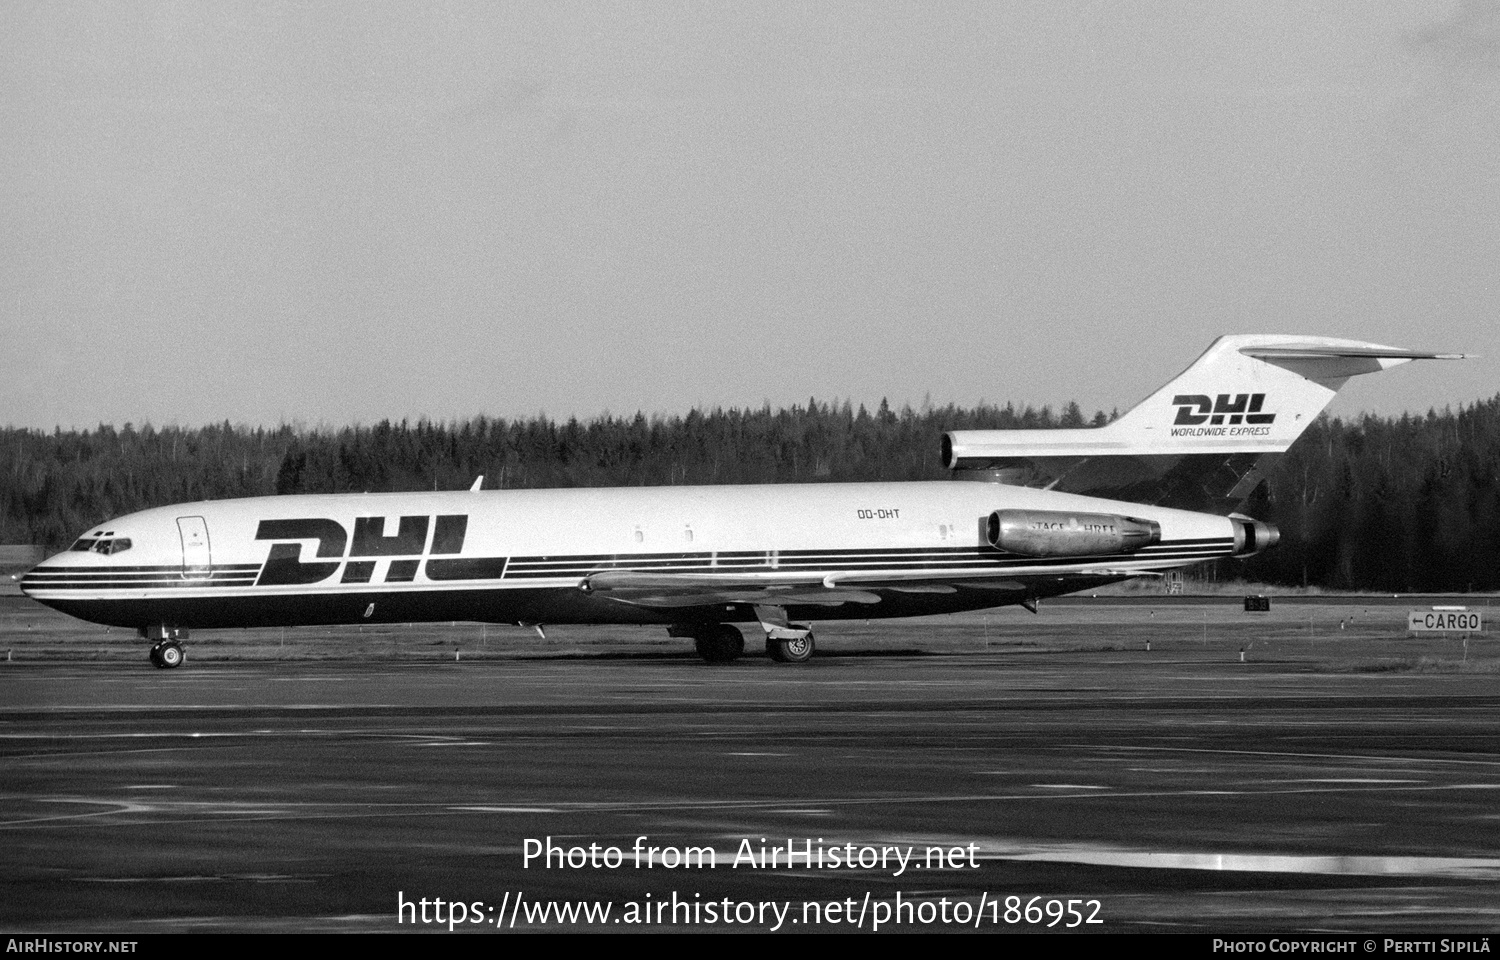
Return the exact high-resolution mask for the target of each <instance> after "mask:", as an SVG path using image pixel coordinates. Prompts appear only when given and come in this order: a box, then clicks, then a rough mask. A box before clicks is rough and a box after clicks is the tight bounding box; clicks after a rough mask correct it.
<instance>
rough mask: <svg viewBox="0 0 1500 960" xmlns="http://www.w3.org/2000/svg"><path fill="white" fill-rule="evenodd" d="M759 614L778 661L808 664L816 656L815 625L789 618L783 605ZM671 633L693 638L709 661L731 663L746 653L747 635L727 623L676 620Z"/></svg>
mask: <svg viewBox="0 0 1500 960" xmlns="http://www.w3.org/2000/svg"><path fill="white" fill-rule="evenodd" d="M755 616H756V618H757V619H758V620H760V625H761V628H762V629H763V630H765V631H766V656H768V657H770V658H771V659H772V660H775V661H776V662H777V663H806V662H807V661H808V660H811V659H812V655H813V648H814V646H815V645H816V642H815V641H814V640H813V632H812V627H811V625H809V624H806V623H792V622H790V621H788V620H787V617H786V610H784V609H783V608H781V607H762V606H758V607H756V608H755ZM667 635H668V636H673V637H692V638H693V646H694V647H695V648H696V649H697V651H698V656H700V657H702V658H703V659H704V660H706V661H707V662H709V663H730V662H732V661H734V660H738V659H739V657H740V655H741V654H743V653H744V652H745V636H744V634H742V633H740V631H739V628H738V627H734V626H731V625H729V624H727V623H674V624H672V626H670V627H668V628H667Z"/></svg>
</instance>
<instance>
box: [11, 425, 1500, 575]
mask: <svg viewBox="0 0 1500 960" xmlns="http://www.w3.org/2000/svg"><path fill="white" fill-rule="evenodd" d="M1108 420H1109V417H1108V416H1106V415H1105V414H1103V413H1099V414H1096V415H1095V416H1094V417H1093V418H1092V419H1086V418H1085V417H1084V415H1083V413H1082V411H1081V410H1080V409H1079V407H1078V405H1077V404H1076V403H1073V404H1069V405H1068V406H1067V407H1065V408H1064V409H1063V410H1062V411H1061V412H1060V413H1058V412H1054V411H1052V410H1051V409H1050V408H1047V407H1042V408H1040V409H1035V408H1032V407H1024V408H1020V409H1018V408H1016V407H1015V406H1014V405H1007V406H1004V407H996V406H989V405H981V406H979V407H975V408H959V407H954V406H951V405H950V406H947V407H933V406H931V405H930V404H924V405H923V407H922V408H921V409H920V410H913V409H911V408H910V407H905V408H903V409H901V410H899V411H897V410H893V409H891V408H890V406H889V405H888V404H886V403H885V402H882V403H881V405H880V406H879V407H878V408H877V409H875V410H874V411H871V410H868V409H867V408H865V407H864V406H859V407H854V406H853V405H851V404H850V403H849V402H847V401H846V402H843V403H820V402H818V401H816V400H810V401H808V403H807V405H806V406H801V405H797V406H793V407H791V408H788V409H782V410H772V409H771V408H770V407H769V406H766V407H762V408H760V409H755V410H737V409H736V410H713V411H709V412H704V411H700V410H694V411H692V412H690V413H688V414H687V415H686V416H678V417H661V416H656V417H646V416H644V415H642V414H635V415H634V416H628V417H614V416H601V417H597V418H594V419H592V420H588V421H579V420H576V419H569V420H567V421H562V422H560V421H554V420H551V419H549V418H546V417H542V416H538V417H533V418H530V419H517V420H507V419H496V418H489V417H476V418H474V419H471V420H467V421H462V422H455V423H436V422H432V421H427V420H421V421H418V422H416V423H414V424H413V423H409V422H406V421H403V422H401V423H391V422H389V421H385V422H381V423H379V424H376V425H374V426H367V427H346V428H343V429H339V430H326V429H323V430H307V429H298V428H294V427H290V426H282V427H278V428H275V429H270V430H268V429H264V428H256V429H250V428H245V427H234V426H231V425H230V424H228V423H224V424H218V425H214V426H209V427H203V428H200V429H182V428H178V427H167V428H153V427H150V426H145V427H141V428H136V427H134V426H132V425H131V424H126V425H125V426H124V427H122V428H119V429H116V428H114V427H109V426H101V427H99V428H98V429H96V430H83V431H66V432H64V431H61V430H55V431H53V432H51V433H47V432H45V431H36V430H25V429H16V428H8V429H0V543H33V544H38V545H42V546H44V547H46V548H48V549H58V548H60V547H62V546H65V545H66V544H67V543H69V542H70V541H71V540H72V539H73V538H74V537H76V536H78V535H79V534H80V533H81V532H83V531H84V529H85V528H87V527H89V526H90V525H92V524H97V523H99V522H100V521H103V520H106V519H109V518H111V517H116V516H120V515H121V514H125V513H130V512H132V511H135V510H141V509H145V508H147V507H152V506H160V505H164V504H170V503H181V502H186V501H191V500H204V499H226V498H230V497H247V496H267V495H272V494H290V493H350V492H360V491H368V492H383V491H397V490H432V489H444V490H454V489H466V488H467V487H468V486H469V485H470V484H471V483H472V482H473V481H474V478H475V477H476V476H478V475H480V474H484V475H485V478H486V479H485V487H486V488H487V489H494V488H522V487H569V486H649V485H667V484H714V483H789V482H821V481H830V482H833V481H853V480H935V479H944V478H946V477H947V476H948V474H947V471H946V470H944V469H943V467H942V465H941V464H940V463H939V462H938V439H939V437H940V435H941V434H942V432H943V431H945V430H952V429H1008V428H1009V429H1014V428H1021V429H1024V428H1047V427H1080V426H1087V425H1094V426H1099V425H1103V424H1104V423H1106V422H1108ZM1246 512H1247V513H1249V514H1251V515H1252V516H1255V517H1258V518H1260V519H1263V520H1267V521H1269V522H1271V523H1274V524H1276V525H1277V526H1278V527H1279V528H1280V529H1281V531H1282V542H1281V545H1280V546H1279V547H1277V548H1276V549H1275V550H1272V551H1269V552H1268V553H1265V554H1262V555H1260V556H1258V557H1255V558H1252V559H1251V560H1248V561H1234V562H1232V565H1225V566H1223V569H1222V571H1221V576H1226V577H1228V576H1236V575H1243V576H1248V577H1251V578H1254V579H1258V580H1263V581H1265V582H1269V583H1277V584H1286V585H1315V586H1323V587H1328V588H1333V589H1367V590H1381V591H1392V592H1408V591H1412V590H1433V591H1464V590H1476V591H1481V590H1495V589H1500V396H1496V397H1495V398H1494V399H1492V400H1488V401H1481V402H1477V403H1475V404H1472V405H1470V406H1467V407H1463V408H1461V409H1460V410H1458V411H1457V412H1456V413H1455V412H1453V411H1444V412H1442V413H1437V412H1431V413H1429V414H1427V415H1426V416H1425V417H1423V416H1411V415H1404V416H1401V417H1397V418H1386V417H1376V416H1370V415H1366V416H1361V417H1359V418H1356V419H1352V420H1341V419H1330V418H1327V417H1320V418H1319V419H1318V420H1317V421H1315V422H1314V423H1313V424H1312V426H1311V427H1309V429H1308V430H1307V432H1306V433H1305V434H1304V435H1303V437H1302V439H1301V440H1299V441H1298V443H1297V444H1296V445H1295V446H1294V447H1293V448H1292V449H1291V451H1289V452H1288V453H1287V454H1286V455H1285V456H1283V457H1282V458H1281V460H1280V461H1279V462H1278V463H1277V464H1276V466H1275V467H1274V469H1273V470H1272V471H1271V472H1270V476H1269V479H1268V481H1267V483H1266V484H1265V485H1263V486H1262V487H1261V488H1260V490H1258V491H1257V492H1256V494H1255V495H1254V497H1253V498H1252V500H1251V502H1250V504H1249V505H1248V506H1247V508H1246Z"/></svg>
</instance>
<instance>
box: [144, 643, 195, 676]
mask: <svg viewBox="0 0 1500 960" xmlns="http://www.w3.org/2000/svg"><path fill="white" fill-rule="evenodd" d="M185 659H187V652H186V651H185V650H183V649H182V644H180V643H178V642H177V641H176V640H167V641H164V642H162V643H158V644H156V645H155V646H154V647H152V648H151V662H152V664H154V665H155V666H156V667H157V668H158V669H161V670H170V669H172V668H174V667H180V666H182V661H183V660H185Z"/></svg>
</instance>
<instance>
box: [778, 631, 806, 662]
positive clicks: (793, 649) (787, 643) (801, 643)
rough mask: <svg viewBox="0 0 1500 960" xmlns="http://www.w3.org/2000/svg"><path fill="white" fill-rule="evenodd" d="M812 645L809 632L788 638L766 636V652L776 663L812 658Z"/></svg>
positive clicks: (802, 660)
mask: <svg viewBox="0 0 1500 960" xmlns="http://www.w3.org/2000/svg"><path fill="white" fill-rule="evenodd" d="M814 646H815V643H814V641H813V635H812V634H811V633H809V634H807V635H806V636H804V637H794V638H792V639H790V640H777V639H775V638H774V637H767V638H766V654H767V655H768V656H770V658H771V659H772V660H775V661H776V662H777V663H806V662H807V661H809V660H811V659H812V655H813V647H814Z"/></svg>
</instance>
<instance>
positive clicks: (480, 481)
mask: <svg viewBox="0 0 1500 960" xmlns="http://www.w3.org/2000/svg"><path fill="white" fill-rule="evenodd" d="M482 486H484V474H482V473H481V474H480V475H479V476H477V477H475V478H474V485H473V486H472V487H470V488H469V492H470V493H474V492H476V491H478V490H479V488H480V487H482Z"/></svg>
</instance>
